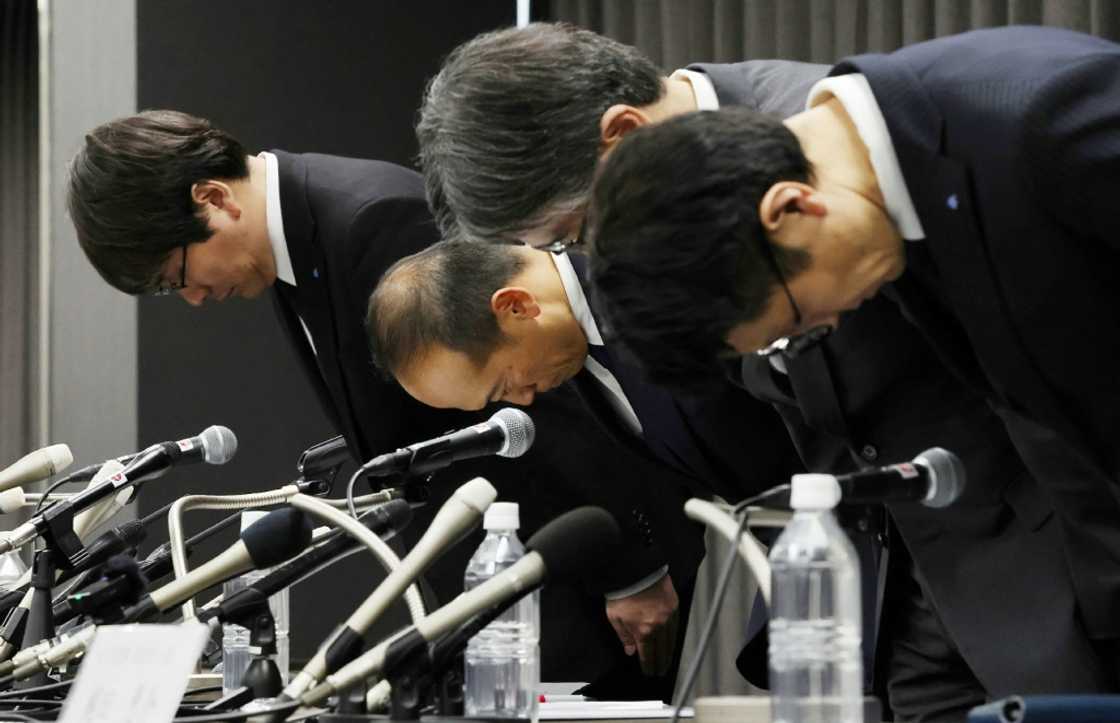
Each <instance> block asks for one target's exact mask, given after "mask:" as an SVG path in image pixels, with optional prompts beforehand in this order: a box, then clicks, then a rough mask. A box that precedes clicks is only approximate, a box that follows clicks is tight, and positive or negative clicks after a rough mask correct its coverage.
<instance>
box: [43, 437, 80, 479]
mask: <svg viewBox="0 0 1120 723" xmlns="http://www.w3.org/2000/svg"><path fill="white" fill-rule="evenodd" d="M47 456H48V457H49V458H50V460H51V468H52V469H53V470H54V472H53V473H52V474H58V473H59V472H61V471H62V470H64V469H66V468H67V467H69V466H70V465H72V464H74V453H73V452H71V451H70V445H67V444H52V445H51V446H49V447H47Z"/></svg>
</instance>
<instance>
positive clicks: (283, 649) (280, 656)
mask: <svg viewBox="0 0 1120 723" xmlns="http://www.w3.org/2000/svg"><path fill="white" fill-rule="evenodd" d="M266 514H268V513H267V512H263V511H260V510H247V511H245V512H242V513H241V531H242V532H244V531H245V528H247V527H248V526H249V525H251V524H253V523H254V522H256V521H257V520H259V519H260V518H261V517H264V516H265V515H266ZM269 572H270V571H269V570H250V571H249V572H247V573H245V574H244V575H241V576H240V577H235V578H234V579H232V580H230V581H229V582H227V583H226V584H225V585H224V586H223V587H222V594H223V596H224V597H225V598H227V599H228V598H229V597H230V596H232V595H233V594H234V593H236V592H237V591H238V590H241V589H242V588H246V587H248V586H250V585H252V584H253V583H254V582H256V581H257V580H260V579H261V578H262V577H265V576H266V575H268V573H269ZM268 607H269V609H271V610H272V617H273V618H274V619H275V620H276V655H275V656H273V660H275V661H276V667H278V668H279V669H280V676H281V677H282V678H283V679H284V683H285V684H287V683H288V673H289V671H288V620H289V608H288V590H287V589H284V590H281V591H280V592H278V593H276V594H275V595H273V596H272V597H270V598H269V599H268ZM249 639H250V634H249V630H248V629H247V628H243V627H241V626H240V625H231V624H228V623H227V624H225V625H223V626H222V690H223V692H224V693H229V692H231V691H234V690H236V689H238V688H240V687H241V678H242V677H243V676H244V675H245V669H246V668H248V667H249V661H251V660H252V659H253V657H254V655H255V654H256V653H255V652H254V651H253V650H251V649H250V645H249Z"/></svg>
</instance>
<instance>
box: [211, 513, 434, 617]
mask: <svg viewBox="0 0 1120 723" xmlns="http://www.w3.org/2000/svg"><path fill="white" fill-rule="evenodd" d="M358 521H359V522H361V523H362V524H363V525H365V526H366V527H367V528H369V530H370V532H372V533H373V534H375V535H378V536H379V537H381V538H382V539H383V540H390V539H392V538H393V537H394V536H395V535H396V534H397V533H398V532H400V531H401V530H403V529H404V528H406V527H408V523H409V522H411V521H412V506H411V505H409V504H408V503H407V502H405V501H404V500H392V501H391V502H386V503H385V504H383V505H379V506H378V507H375V508H373V509H372V510H369V511H368V512H366V513H365V514H363V515H362V516H361V517H359V518H358ZM358 549H359V548H358V540H356V539H354V538H353V537H350V536H349V535H345V534H339V535H336V536H335V537H333V538H331V539H329V540H327V541H326V542H324V543H322V544H321V545H318V546H317V547H314V548H312V549H310V550H308V551H307V552H305V553H303V554H302V555H300V556H299V557H297V558H295V559H294V560H291V561H290V562H288V563H286V564H284V565H282V566H281V567H279V568H277V569H276V570H274V571H272V572H271V573H269V574H268V575H266V576H265V577H263V578H261V579H260V580H257V581H256V582H254V583H253V584H252V585H249V586H248V587H245V588H242V589H241V590H238V591H237V592H236V593H234V594H233V596H231V597H229V598H228V599H225V600H222V602H221V604H219V605H218V606H216V607H213V608H209V609H203V610H201V611H199V614H198V620H199V622H206V621H208V620H210V619H211V618H217V619H218V620H220V621H221V622H237V620H238V618H239V617H240V616H241V615H242V614H244V613H245V612H246V611H252V610H255V609H257V606H258V605H260V604H263V603H267V602H268V598H269V597H271V596H272V595H274V594H276V593H278V592H280V591H281V590H283V589H284V588H286V587H289V586H291V585H295V584H296V583H297V582H299V581H301V580H303V579H305V578H307V577H310V576H311V575H314V574H315V573H316V572H318V571H319V570H321V569H322V568H324V567H326V566H328V565H330V564H332V563H333V562H335V560H337V559H339V558H341V557H344V556H346V555H348V554H349V553H351V552H356V551H357V550H358Z"/></svg>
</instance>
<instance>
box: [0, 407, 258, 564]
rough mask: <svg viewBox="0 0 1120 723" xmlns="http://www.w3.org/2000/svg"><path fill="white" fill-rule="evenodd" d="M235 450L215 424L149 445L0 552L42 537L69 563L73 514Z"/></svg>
mask: <svg viewBox="0 0 1120 723" xmlns="http://www.w3.org/2000/svg"><path fill="white" fill-rule="evenodd" d="M236 451H237V437H236V436H234V434H233V432H232V431H230V430H229V428H228V427H222V426H218V425H214V426H211V427H207V428H206V429H204V430H203V431H202V433H201V434H199V435H198V436H197V437H190V438H188V439H181V440H179V441H177V442H162V443H160V444H155V445H152V446H151V447H148V449H146V450H144V451H143V452H141V453H140V454H139V455H137V456H136V457H135V458H134V459H133V460H132V461H131V462H129V463H128V464H127V465H125V467H124V469H122V470H120V471H119V472H117V473H115V474H113V475H110V476H109V477H108V478H107V479H105V480H104V481H102V482H100V483H98V484H96V485H91V486H90V487H88V488H87V489H85V490H83V491H81V492H79V493H78V494H76V495H74V496H73V497H70V498H69V499H67V500H64V501H62V502H58V503H55V504H54V505H52V506H51V507H49V508H48V509H46V510H44V511H43V512H41V513H40V514H38V515H35V516H34V517H32V518H31V519H30V520H28V521H27V522H25V523H23V524H22V525H20V526H18V527H16V528H15V529H14V530H12V532H11V534H10V535H9V536H8V538H7V539H6V540H0V553H3V552H7V551H8V550H13V549H17V548H19V547H22V546H23V545H26V544H27V543H28V542H30V541H31V540H34V539H35V538H36V537H39V536H40V535H45V536H47V537H48V538H50V539H49V542H51V543H53V545H54V546H55V547H57V548H59V551H60V552H61V553H62V554H63V555H65V557H66V558H67V560H71V561H72V559H73V558H74V556H75V555H77V554H78V552H79V551H80V547H81V543H80V542H78V540H77V537H76V536H75V535H74V532H73V527H72V521H73V520H72V518H73V516H74V514H75V513H77V512H80V511H81V510H84V509H86V508H87V507H89V506H91V505H93V504H94V503H95V502H97V501H99V500H101V499H103V498H105V497H108V496H110V495H112V494H113V493H115V492H117V491H118V490H120V489H122V488H124V487H127V486H129V485H136V484H139V483H141V482H145V481H147V480H149V479H154V478H156V477H159V476H161V475H163V474H165V473H166V472H167V470H169V469H171V467H173V466H174V465H176V464H182V463H194V462H207V463H209V464H225V463H226V462H228V461H229V460H230V459H231V458H232V457H233V455H234V453H235V452H236Z"/></svg>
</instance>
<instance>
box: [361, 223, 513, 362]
mask: <svg viewBox="0 0 1120 723" xmlns="http://www.w3.org/2000/svg"><path fill="white" fill-rule="evenodd" d="M526 263H527V262H526V258H525V256H524V254H523V251H522V250H521V249H519V248H517V247H514V246H502V245H491V244H480V243H472V242H469V241H458V240H456V241H442V242H440V243H437V244H435V245H433V246H430V247H428V248H426V249H424V250H423V251H421V252H419V253H416V254H413V255H412V256H407V257H405V258H403V259H401V260H400V261H398V262H397V263H395V264H394V265H393V266H392V267H390V268H389V270H388V271H386V272H385V275H384V276H382V277H381V281H380V282H379V283H378V284H377V288H376V289H374V292H373V294H372V295H371V296H370V299H369V308H368V310H367V315H366V328H367V331H368V333H369V339H370V344H371V347H372V351H373V359H374V362H375V363H376V364H377V366H378V367H379V368H381V369H382V370H383V371H385V372H386V373H388V374H391V375H393V376H397V375H398V374H399V372H400V370H402V369H405V368H407V367H410V366H412V365H413V363H414V362H416V361H419V360H420V358H421V357H423V355H424V354H426V353H427V352H428V351H429V350H431V349H433V348H436V347H443V348H446V349H449V350H452V351H456V352H461V353H462V354H465V355H466V356H467V357H468V358H469V359H470V360H471V361H473V362H474V363H475V364H477V365H479V366H481V365H482V364H484V363H485V362H486V360H487V359H488V358H489V356H490V354H491V353H492V352H493V351H494V349H495V348H497V347H498V345H499V344H500V343H501V341H502V339H503V335H502V331H501V329H500V328H499V326H498V322H497V319H496V318H495V316H494V313H493V310H492V309H491V307H490V297H491V296H492V295H493V294H494V292H495V291H497V290H498V289H500V288H502V287H503V286H504V285H506V283H508V282H509V281H510V280H511V279H513V278H514V277H516V276H517V275H518V274H519V273H520V272H521V270H522V269H523V268H524V267H525V265H526Z"/></svg>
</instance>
